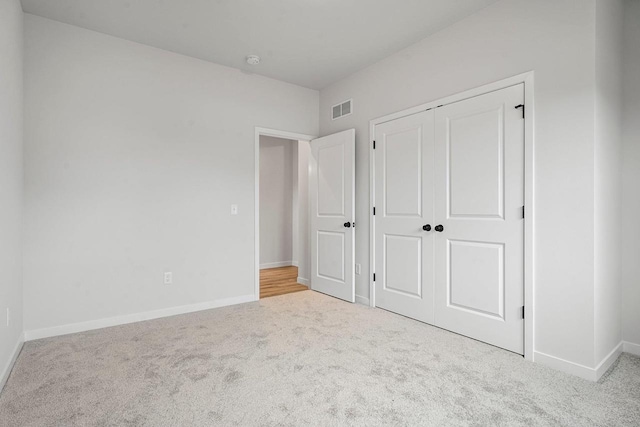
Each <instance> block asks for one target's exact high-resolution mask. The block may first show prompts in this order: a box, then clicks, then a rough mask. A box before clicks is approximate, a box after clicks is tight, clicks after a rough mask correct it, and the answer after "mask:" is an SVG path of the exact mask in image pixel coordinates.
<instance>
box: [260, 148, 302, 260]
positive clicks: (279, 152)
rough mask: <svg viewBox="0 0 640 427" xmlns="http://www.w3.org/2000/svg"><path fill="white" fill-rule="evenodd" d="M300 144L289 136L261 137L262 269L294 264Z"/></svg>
mask: <svg viewBox="0 0 640 427" xmlns="http://www.w3.org/2000/svg"><path fill="white" fill-rule="evenodd" d="M297 144H298V141H292V140H289V139H281V138H274V137H270V136H261V137H260V268H272V267H281V266H283V265H292V261H293V226H292V224H293V210H294V206H293V191H294V188H293V187H294V185H293V184H294V182H293V179H294V171H295V172H296V174H297V167H296V168H295V169H294V167H293V166H294V161H297V150H296V156H294V145H297ZM296 187H297V186H296ZM296 190H297V188H296Z"/></svg>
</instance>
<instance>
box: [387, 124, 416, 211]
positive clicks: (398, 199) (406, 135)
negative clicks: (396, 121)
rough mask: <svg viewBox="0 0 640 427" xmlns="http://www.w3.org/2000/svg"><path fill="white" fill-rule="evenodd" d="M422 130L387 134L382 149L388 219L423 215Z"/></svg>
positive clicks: (412, 129)
mask: <svg viewBox="0 0 640 427" xmlns="http://www.w3.org/2000/svg"><path fill="white" fill-rule="evenodd" d="M421 133H422V128H421V127H413V128H410V129H404V130H401V131H400V132H396V133H393V132H392V133H389V134H385V135H384V137H383V143H382V144H381V147H380V148H381V149H382V150H384V154H383V160H384V163H383V171H384V177H385V180H384V188H383V191H384V201H385V202H384V204H383V207H384V215H385V216H387V217H390V216H396V217H397V216H402V217H417V218H419V217H420V216H421V213H422V212H421V211H422V137H421Z"/></svg>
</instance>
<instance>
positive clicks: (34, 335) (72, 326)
mask: <svg viewBox="0 0 640 427" xmlns="http://www.w3.org/2000/svg"><path fill="white" fill-rule="evenodd" d="M252 301H257V298H256V296H255V295H253V294H252V295H243V296H239V297H232V298H224V299H219V300H214V301H207V302H201V303H196V304H189V305H182V306H178V307H169V308H162V309H160V310H153V311H146V312H142V313H134V314H126V315H124V316H116V317H108V318H105V319H96V320H89V321H87V322H80V323H69V324H67V325H60V326H54V327H51V328H43V329H34V330H31V331H25V333H24V339H25V341H33V340H37V339H40V338H49V337H56V336H59V335H67V334H75V333H77V332H85V331H92V330H94V329H102V328H109V327H111V326H118V325H126V324H129V323H136V322H142V321H145V320H153V319H159V318H161V317H169V316H175V315H178V314H187V313H193V312H196V311H202V310H210V309H212V308H219V307H226V306H229V305H236V304H243V303H247V302H252Z"/></svg>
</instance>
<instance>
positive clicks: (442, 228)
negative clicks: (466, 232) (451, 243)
mask: <svg viewBox="0 0 640 427" xmlns="http://www.w3.org/2000/svg"><path fill="white" fill-rule="evenodd" d="M436 231H437V232H438V233H442V232H443V231H444V227H443V226H442V225H441V224H438V225H436Z"/></svg>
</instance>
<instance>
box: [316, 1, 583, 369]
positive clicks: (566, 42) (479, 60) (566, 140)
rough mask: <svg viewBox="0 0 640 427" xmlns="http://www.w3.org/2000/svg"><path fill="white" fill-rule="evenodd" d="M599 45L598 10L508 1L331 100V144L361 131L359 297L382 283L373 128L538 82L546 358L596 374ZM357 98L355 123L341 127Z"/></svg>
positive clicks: (539, 337) (539, 305) (539, 256)
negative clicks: (377, 278) (374, 277)
mask: <svg viewBox="0 0 640 427" xmlns="http://www.w3.org/2000/svg"><path fill="white" fill-rule="evenodd" d="M594 40H595V5H594V2H593V1H584V0H536V1H530V0H507V1H500V2H497V3H495V4H493V5H490V6H488V7H487V8H485V9H483V10H481V11H479V12H478V13H476V14H474V15H472V16H470V17H468V18H466V19H464V20H462V21H460V22H458V23H456V24H454V25H452V26H450V27H448V28H446V29H444V30H442V31H440V32H438V33H436V34H434V35H433V36H431V37H429V38H427V39H425V40H423V41H421V42H419V43H417V44H415V45H413V46H411V47H409V48H407V49H405V50H403V51H400V52H398V53H397V54H395V55H393V56H391V57H389V58H387V59H385V60H382V61H380V62H378V63H377V64H374V65H372V66H371V67H368V68H366V69H364V70H362V71H360V72H358V73H356V74H354V75H352V76H350V77H347V78H345V79H343V80H341V81H339V82H337V83H335V84H333V85H331V86H329V87H327V88H325V89H323V90H322V91H321V93H320V133H321V135H327V134H331V133H334V132H337V131H340V130H344V129H348V128H352V127H354V128H355V129H356V164H357V170H356V189H357V195H356V206H357V211H356V221H357V222H358V228H357V229H356V245H357V248H358V250H357V254H356V262H357V263H361V264H362V275H361V276H356V280H357V285H356V286H357V287H356V293H357V295H359V296H361V297H365V298H366V297H369V280H370V277H371V276H370V268H369V254H368V249H369V220H370V212H369V143H368V141H369V128H368V126H369V120H371V119H373V118H376V117H380V116H382V115H385V114H389V113H392V112H396V111H400V110H403V109H406V108H408V107H411V106H414V105H418V104H421V103H424V102H428V101H432V100H437V99H439V98H442V97H444V96H447V95H451V94H455V93H458V92H462V91H464V90H467V89H470V88H474V87H478V86H481V85H483V84H486V83H490V82H494V81H497V80H500V79H503V78H506V77H509V76H513V75H516V74H519V73H523V72H526V71H530V70H534V71H535V111H534V112H530V114H535V118H534V120H535V129H534V132H535V170H534V179H535V219H532V220H534V226H535V235H536V237H535V254H534V256H535V272H534V274H535V305H536V308H535V310H536V315H535V349H536V351H538V352H540V353H544V354H547V355H550V356H552V357H554V358H559V359H561V360H565V361H570V362H572V363H577V364H580V365H584V366H586V367H588V368H593V367H594V366H595V354H594V353H595V352H594V311H593V307H594V301H593V300H594V275H593V265H594V233H593V230H594V208H593V207H594V189H593V182H594V127H593V126H594V125H593V123H594V117H595V108H594V102H595V73H594V71H593V70H594V59H595V42H594ZM349 98H353V99H354V112H353V114H352V115H350V116H347V117H344V118H341V119H338V120H335V121H331V119H330V116H329V108H330V107H331V105H333V104H335V103H337V102H339V101H342V100H344V99H349ZM554 360H555V359H554Z"/></svg>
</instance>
